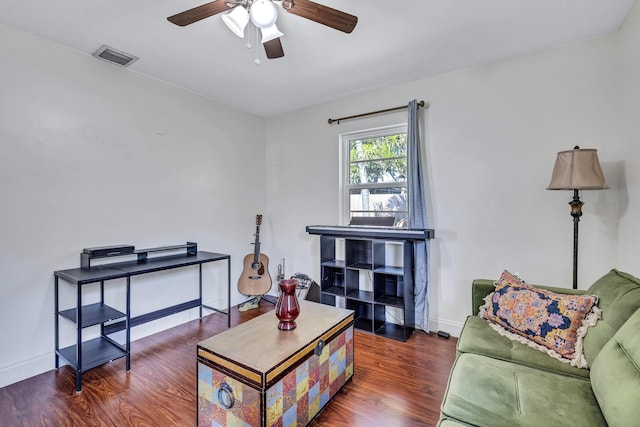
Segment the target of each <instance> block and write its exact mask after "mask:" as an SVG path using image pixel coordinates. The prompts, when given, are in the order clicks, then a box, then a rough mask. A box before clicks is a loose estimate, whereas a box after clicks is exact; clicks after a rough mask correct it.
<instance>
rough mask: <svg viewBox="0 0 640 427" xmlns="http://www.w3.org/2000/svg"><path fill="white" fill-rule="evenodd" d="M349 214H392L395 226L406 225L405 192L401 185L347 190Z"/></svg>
mask: <svg viewBox="0 0 640 427" xmlns="http://www.w3.org/2000/svg"><path fill="white" fill-rule="evenodd" d="M349 203H350V212H351V216H352V217H353V216H393V217H395V224H394V226H396V227H406V226H407V193H406V189H405V188H402V187H388V188H371V189H367V188H362V189H351V190H349Z"/></svg>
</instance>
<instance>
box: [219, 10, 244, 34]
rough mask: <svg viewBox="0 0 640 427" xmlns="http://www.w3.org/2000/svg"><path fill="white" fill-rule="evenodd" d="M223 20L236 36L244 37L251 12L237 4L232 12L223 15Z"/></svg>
mask: <svg viewBox="0 0 640 427" xmlns="http://www.w3.org/2000/svg"><path fill="white" fill-rule="evenodd" d="M222 21H223V22H224V23H225V24H226V25H227V27H229V29H230V30H231V31H233V33H234V34H235V35H236V36H238V37H240V38H244V29H245V27H246V26H247V24H248V23H249V12H247V9H245V8H244V7H242V6H236V7H234V8H233V9H231V12H228V13H225V14H224V15H222Z"/></svg>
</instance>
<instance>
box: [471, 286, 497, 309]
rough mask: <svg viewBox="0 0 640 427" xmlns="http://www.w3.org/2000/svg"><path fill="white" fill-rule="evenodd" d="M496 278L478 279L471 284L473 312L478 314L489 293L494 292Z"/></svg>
mask: <svg viewBox="0 0 640 427" xmlns="http://www.w3.org/2000/svg"><path fill="white" fill-rule="evenodd" d="M495 282H496V281H495V280H489V279H476V280H474V281H473V283H472V284H471V304H472V305H471V314H473V315H474V316H475V315H476V314H478V311H479V310H480V306H482V304H484V299H485V297H486V296H487V295H489V294H490V293H491V292H493V290H494V288H495Z"/></svg>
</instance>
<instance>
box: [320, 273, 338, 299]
mask: <svg viewBox="0 0 640 427" xmlns="http://www.w3.org/2000/svg"><path fill="white" fill-rule="evenodd" d="M320 285H321V286H320V290H321V291H322V292H326V293H330V294H332V295H338V296H344V269H342V268H334V267H328V266H323V267H322V280H321V283H320Z"/></svg>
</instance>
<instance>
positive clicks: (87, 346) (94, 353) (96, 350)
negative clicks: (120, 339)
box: [57, 337, 129, 372]
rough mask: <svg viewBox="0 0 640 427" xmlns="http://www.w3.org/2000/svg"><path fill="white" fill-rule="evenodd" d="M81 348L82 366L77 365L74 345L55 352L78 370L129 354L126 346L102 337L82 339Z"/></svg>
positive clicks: (84, 369) (93, 366)
mask: <svg viewBox="0 0 640 427" xmlns="http://www.w3.org/2000/svg"><path fill="white" fill-rule="evenodd" d="M81 348H82V366H79V365H78V360H77V346H76V345H72V346H69V347H65V348H63V349H60V350H58V351H57V353H58V355H60V356H62V357H64V358H65V360H66V361H67V362H69V365H70V366H71V367H72V368H73V369H75V370H76V371H78V372H82V371H86V370H88V369H91V368H95V367H97V366H100V365H103V364H105V363H109V362H112V361H114V360H116V359H120V358H122V357H125V356H127V355H128V354H129V352H128V351H127V350H126V348H122V347H119V346H117V345H116V344H114V343H113V342H111V341H109V340H107V339H105V338H104V337H99V338H94V339H91V340H88V341H84V342H83V343H82V347H81Z"/></svg>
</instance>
